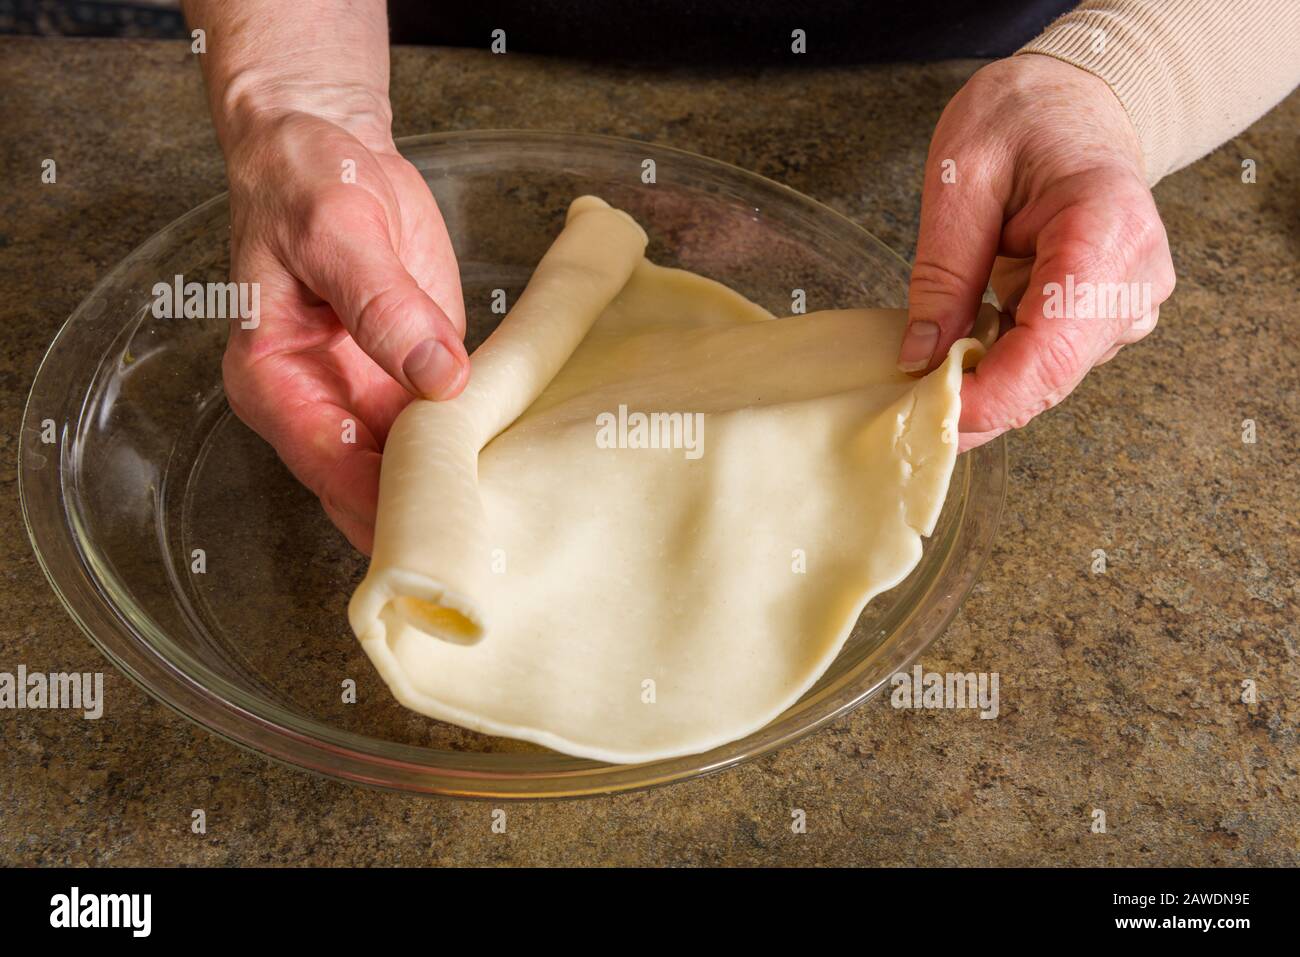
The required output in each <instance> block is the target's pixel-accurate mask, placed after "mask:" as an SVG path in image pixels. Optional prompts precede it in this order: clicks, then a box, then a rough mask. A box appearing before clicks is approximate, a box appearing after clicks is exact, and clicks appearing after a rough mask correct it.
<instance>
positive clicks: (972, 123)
mask: <svg viewBox="0 0 1300 957" xmlns="http://www.w3.org/2000/svg"><path fill="white" fill-rule="evenodd" d="M990 282H991V284H992V286H993V291H994V293H995V295H996V296H997V298H998V303H999V305H1000V307H1001V308H1002V310H1003V312H1004V313H1006V314H1007V315H1009V316H1010V317H1011V318H1012V319H1013V320H1014V325H1010V326H1009V328H1006V329H1005V331H1004V334H1003V335H1002V336H1001V338H1000V339H999V340H998V341H997V342H996V343H995V344H994V345H993V347H992V348H991V349H990V350H989V353H988V355H987V356H985V357H984V359H982V360H981V361H980V363H979V364H978V366H976V368H975V369H974V370H973V371H971V372H968V373H966V375H965V378H964V380H963V382H962V391H961V398H962V412H961V421H960V423H959V431H960V440H959V448H960V449H961V450H962V451H965V450H966V449H969V448H974V447H975V446H977V445H981V444H983V443H984V442H987V441H989V440H990V439H992V438H994V437H995V436H998V435H1000V434H1002V433H1003V432H1005V431H1007V430H1008V429H1013V428H1020V427H1022V426H1023V425H1025V424H1026V423H1027V422H1029V421H1030V420H1031V419H1032V418H1033V417H1034V416H1036V415H1037V414H1038V413H1040V412H1042V411H1044V410H1046V409H1049V408H1051V407H1052V406H1054V405H1056V404H1057V403H1058V402H1060V401H1061V400H1062V399H1063V398H1065V396H1067V395H1069V393H1070V392H1071V391H1072V390H1073V389H1074V387H1075V386H1077V385H1078V384H1079V382H1080V381H1081V380H1082V378H1083V377H1084V375H1086V374H1087V372H1088V371H1089V370H1090V369H1091V368H1092V367H1093V366H1096V365H1099V364H1101V363H1103V362H1106V361H1107V360H1109V359H1110V358H1111V357H1113V356H1114V355H1115V353H1116V352H1117V351H1118V350H1119V349H1120V348H1121V347H1122V346H1124V345H1128V344H1129V343H1132V342H1136V341H1137V340H1139V339H1141V338H1142V337H1143V336H1145V335H1147V334H1148V333H1149V332H1150V331H1151V330H1152V329H1153V328H1154V327H1155V324H1156V320H1157V318H1158V316H1159V307H1160V303H1162V302H1163V301H1164V300H1165V299H1167V298H1168V297H1169V295H1170V293H1171V292H1172V291H1173V288H1174V268H1173V262H1172V261H1171V259H1170V256H1169V244H1168V240H1167V237H1166V236H1165V230H1164V226H1163V224H1162V223H1161V222H1160V217H1159V215H1158V214H1157V212H1156V207H1155V203H1154V201H1153V200H1152V198H1151V191H1150V190H1149V189H1148V188H1147V186H1146V177H1145V172H1144V166H1143V159H1142V151H1141V146H1140V144H1139V142H1138V138H1137V134H1136V132H1135V131H1134V129H1133V126H1132V123H1131V122H1130V120H1129V118H1128V116H1127V114H1126V113H1125V112H1124V109H1123V107H1122V106H1121V105H1120V103H1119V101H1118V100H1117V99H1116V98H1115V96H1114V94H1113V93H1112V92H1111V90H1110V88H1109V87H1108V86H1107V85H1106V84H1105V83H1104V82H1103V81H1102V80H1100V79H1098V78H1097V77H1094V76H1092V75H1091V74H1090V73H1087V72H1085V71H1083V70H1080V69H1079V68H1077V67H1074V66H1071V65H1069V64H1067V63H1064V62H1061V61H1059V60H1055V59H1053V58H1051V57H1046V56H1040V55H1034V54H1028V55H1022V56H1015V57H1011V58H1010V59H1006V60H999V61H997V62H995V63H991V64H989V65H988V66H986V67H984V68H983V69H981V70H980V71H979V72H977V73H976V74H975V75H974V76H973V77H971V79H970V80H969V81H968V82H967V84H966V85H965V86H964V87H963V88H962V89H961V90H960V91H959V92H958V93H957V95H956V96H954V97H953V99H952V101H951V102H950V103H949V104H948V106H947V108H946V109H945V110H944V112H943V116H942V117H941V118H940V120H939V124H938V126H937V127H936V129H935V132H934V137H933V139H932V140H931V143H930V152H929V156H928V158H927V160H926V168H925V186H924V192H923V196H922V201H921V228H920V235H919V237H918V240H917V249H916V262H915V264H914V265H913V267H912V280H911V286H910V290H909V308H908V318H909V325H908V332H907V335H906V337H905V338H904V341H903V346H902V349H901V350H900V355H899V368H900V369H902V370H903V371H905V372H912V373H921V372H926V371H929V370H931V369H933V368H935V367H936V366H937V365H938V364H939V363H940V362H942V360H943V359H944V357H945V356H946V354H947V351H948V347H949V346H951V345H952V343H953V342H955V341H956V340H957V339H960V338H961V337H962V336H964V335H966V334H967V333H968V332H969V331H970V329H971V326H972V325H973V323H974V320H975V314H976V312H977V310H978V308H979V304H980V301H981V298H982V297H983V295H984V291H985V288H986V287H987V285H989V284H990ZM1089 290H1090V291H1091V295H1092V297H1093V298H1092V300H1091V306H1090V304H1089V302H1088V300H1087V299H1086V298H1085V297H1086V296H1088V295H1089ZM1121 294H1124V295H1121ZM1094 313H1095V314H1094ZM1008 325H1009V324H1008V322H1006V321H1005V320H1004V326H1008Z"/></svg>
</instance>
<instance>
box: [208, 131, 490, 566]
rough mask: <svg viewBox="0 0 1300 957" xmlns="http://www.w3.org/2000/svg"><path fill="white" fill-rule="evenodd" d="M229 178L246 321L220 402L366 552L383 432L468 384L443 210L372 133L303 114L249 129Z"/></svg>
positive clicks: (232, 348)
mask: <svg viewBox="0 0 1300 957" xmlns="http://www.w3.org/2000/svg"><path fill="white" fill-rule="evenodd" d="M360 135H365V134H360ZM227 170H228V174H229V178H230V213H231V254H230V255H231V278H232V279H233V280H235V281H237V282H256V283H259V284H260V287H261V288H260V321H259V322H258V324H257V326H256V328H251V329H245V328H241V325H240V323H239V322H238V321H235V322H233V323H232V324H231V335H230V341H229V344H228V346H227V349H226V355H225V361H224V364H223V370H222V371H223V375H224V379H225V386H226V394H227V396H228V398H229V400H230V405H231V407H232V408H233V409H234V411H235V413H236V414H237V415H238V416H239V417H240V418H241V419H242V420H243V421H244V422H245V423H247V424H248V425H249V426H250V427H252V428H253V429H254V430H255V431H256V432H257V433H258V434H259V435H261V436H262V437H263V438H264V439H266V440H267V441H268V442H270V443H271V445H272V446H273V447H274V448H275V450H276V452H278V453H279V455H280V458H281V459H282V460H283V461H284V463H285V464H286V465H287V466H288V467H289V469H290V470H291V471H292V472H293V474H294V475H295V476H297V478H298V479H299V481H301V482H302V483H303V484H304V485H306V486H307V487H308V488H309V489H311V491H312V492H314V493H315V494H316V495H317V496H318V497H319V498H320V500H321V504H322V505H324V507H325V511H326V513H327V514H328V515H329V517H330V519H331V520H332V521H333V522H334V524H335V525H336V526H338V528H339V529H340V530H341V531H342V532H343V533H344V534H345V535H346V536H347V537H348V539H349V540H350V541H351V542H352V544H353V545H355V546H356V547H357V548H359V549H361V550H362V551H363V552H366V553H369V551H370V547H371V544H372V540H373V536H374V520H375V507H376V503H377V501H378V496H379V462H380V450H381V449H382V448H383V444H384V440H385V438H386V437H387V434H388V430H389V427H390V426H391V425H392V423H393V420H394V419H395V418H396V417H397V414H398V413H399V412H400V411H401V410H402V409H403V408H404V407H405V406H406V405H407V403H408V402H410V401H411V399H412V398H413V397H415V396H423V397H425V398H430V399H446V398H451V397H453V396H455V395H456V394H458V393H459V392H460V391H461V390H462V389H463V388H464V387H465V383H466V381H467V379H468V376H469V360H468V357H467V355H466V352H465V347H464V344H463V342H462V339H463V338H464V334H465V306H464V302H463V300H462V297H461V288H460V276H459V272H458V269H457V265H456V256H455V253H454V252H453V250H452V246H451V242H450V240H449V239H448V236H447V230H446V227H445V226H444V224H443V220H442V215H441V214H440V213H439V211H438V206H437V204H436V203H435V202H434V199H433V196H432V194H431V193H430V192H429V188H428V186H427V185H426V184H425V182H424V179H423V177H422V176H421V175H420V173H419V171H418V170H416V169H415V168H414V167H413V166H412V165H411V164H410V163H408V162H407V161H406V160H405V159H403V158H402V157H401V156H400V155H399V154H398V153H397V150H396V149H395V148H394V147H393V144H392V140H391V138H389V137H388V136H387V134H386V133H384V134H380V135H376V136H369V137H366V141H365V142H363V141H362V139H360V138H358V135H354V133H353V132H350V131H349V130H347V129H344V127H343V126H341V125H339V124H337V123H335V122H332V121H331V120H328V119H323V118H321V117H318V116H314V115H310V114H306V113H301V112H291V111H290V112H283V113H278V114H272V115H267V116H261V117H259V118H258V119H257V120H256V122H254V123H251V124H249V126H248V127H247V128H246V129H244V130H242V131H241V132H240V135H239V136H238V138H237V140H236V141H235V142H234V143H233V144H232V145H231V146H230V148H228V150H227ZM349 174H351V175H349ZM349 439H352V441H349Z"/></svg>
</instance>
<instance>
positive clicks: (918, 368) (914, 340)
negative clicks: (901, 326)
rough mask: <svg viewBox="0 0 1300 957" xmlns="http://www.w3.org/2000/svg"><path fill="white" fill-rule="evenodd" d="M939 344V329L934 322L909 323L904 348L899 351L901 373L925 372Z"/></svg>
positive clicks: (904, 338)
mask: <svg viewBox="0 0 1300 957" xmlns="http://www.w3.org/2000/svg"><path fill="white" fill-rule="evenodd" d="M938 344H939V327H938V326H937V325H935V324H934V323H933V322H924V321H922V322H912V323H908V326H907V333H906V334H905V335H904V336H903V346H902V348H901V349H899V350H898V368H899V371H901V372H924V371H925V370H926V369H927V368H929V366H930V359H931V357H933V356H934V347H935V346H936V345H938Z"/></svg>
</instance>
